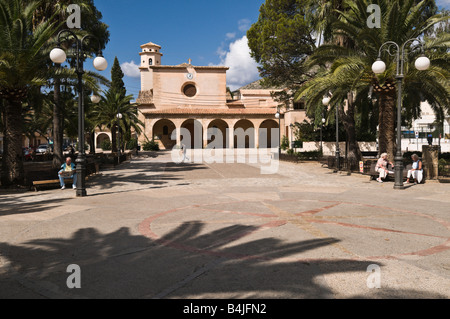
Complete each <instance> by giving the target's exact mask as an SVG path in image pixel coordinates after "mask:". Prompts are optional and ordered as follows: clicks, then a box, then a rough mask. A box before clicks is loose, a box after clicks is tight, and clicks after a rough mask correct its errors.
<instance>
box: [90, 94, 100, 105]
mask: <svg viewBox="0 0 450 319" xmlns="http://www.w3.org/2000/svg"><path fill="white" fill-rule="evenodd" d="M100 100H101V98H100V96H98V95H95V94H93V95H91V102H92V103H94V104H97V103H99V102H100Z"/></svg>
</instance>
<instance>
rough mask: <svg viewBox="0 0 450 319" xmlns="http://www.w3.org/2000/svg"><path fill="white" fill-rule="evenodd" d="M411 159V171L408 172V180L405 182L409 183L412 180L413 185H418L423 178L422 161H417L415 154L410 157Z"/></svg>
mask: <svg viewBox="0 0 450 319" xmlns="http://www.w3.org/2000/svg"><path fill="white" fill-rule="evenodd" d="M411 159H412V160H413V164H412V169H410V170H409V171H408V176H407V177H408V179H407V180H406V182H407V183H409V180H410V179H411V178H413V179H414V184H417V183H419V184H420V183H421V182H422V178H423V168H422V161H421V160H420V159H419V156H418V155H417V154H413V155H411Z"/></svg>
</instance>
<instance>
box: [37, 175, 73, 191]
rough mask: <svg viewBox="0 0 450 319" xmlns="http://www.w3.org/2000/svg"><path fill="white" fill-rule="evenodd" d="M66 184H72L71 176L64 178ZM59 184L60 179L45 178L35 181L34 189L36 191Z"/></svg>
mask: <svg viewBox="0 0 450 319" xmlns="http://www.w3.org/2000/svg"><path fill="white" fill-rule="evenodd" d="M64 182H65V183H66V184H72V183H73V180H72V179H71V178H66V179H65V180H64ZM56 185H58V186H59V179H49V180H43V181H33V189H34V191H35V192H38V191H39V189H41V188H44V187H52V186H56Z"/></svg>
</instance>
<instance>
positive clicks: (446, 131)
mask: <svg viewBox="0 0 450 319" xmlns="http://www.w3.org/2000/svg"><path fill="white" fill-rule="evenodd" d="M420 108H421V111H422V112H421V113H422V114H421V117H420V118H418V119H417V120H415V121H414V122H413V123H412V125H411V127H410V128H407V127H403V128H402V131H403V136H404V138H403V139H402V150H403V151H410V152H414V151H422V146H423V145H428V140H427V136H428V134H431V133H433V132H435V131H436V130H437V129H439V128H438V127H437V125H436V123H435V121H436V116H435V114H434V111H433V109H432V108H431V106H430V104H429V103H428V102H422V103H421V105H420ZM443 126H444V127H443V132H441V138H440V139H439V138H438V137H435V138H433V145H439V144H440V145H441V152H442V153H447V152H450V115H448V114H447V116H446V118H445V121H444V125H443Z"/></svg>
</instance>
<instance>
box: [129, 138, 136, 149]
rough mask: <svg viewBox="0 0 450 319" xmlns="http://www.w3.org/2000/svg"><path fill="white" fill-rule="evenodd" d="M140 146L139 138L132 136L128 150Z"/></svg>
mask: <svg viewBox="0 0 450 319" xmlns="http://www.w3.org/2000/svg"><path fill="white" fill-rule="evenodd" d="M137 147H138V140H137V139H135V138H132V139H131V140H129V141H128V142H127V150H134V149H137Z"/></svg>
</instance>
